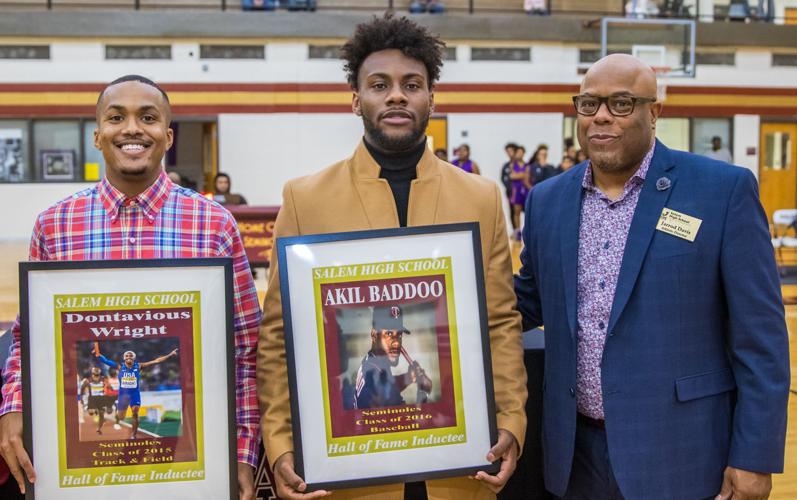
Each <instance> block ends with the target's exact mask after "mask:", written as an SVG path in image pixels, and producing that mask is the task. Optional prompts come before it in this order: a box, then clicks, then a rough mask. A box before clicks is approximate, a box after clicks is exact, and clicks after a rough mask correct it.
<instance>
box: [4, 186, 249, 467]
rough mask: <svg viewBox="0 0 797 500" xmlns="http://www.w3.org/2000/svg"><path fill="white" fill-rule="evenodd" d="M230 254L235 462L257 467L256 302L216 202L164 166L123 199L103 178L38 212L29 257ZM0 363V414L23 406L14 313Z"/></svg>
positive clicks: (232, 231)
mask: <svg viewBox="0 0 797 500" xmlns="http://www.w3.org/2000/svg"><path fill="white" fill-rule="evenodd" d="M229 256H231V257H232V258H233V275H234V276H233V326H234V332H235V377H236V388H237V393H236V420H237V423H238V432H237V437H238V461H239V462H245V463H247V464H250V465H251V466H253V467H255V468H256V467H257V448H258V444H259V439H260V429H259V420H260V418H259V412H258V408H257V392H256V387H255V359H256V348H257V336H258V329H259V325H260V318H261V312H260V304H259V302H258V298H257V291H256V290H255V284H254V281H253V280H252V273H251V271H250V270H249V262H248V261H247V259H246V254H245V252H244V246H243V243H242V241H241V236H240V234H239V233H238V227H237V226H236V224H235V220H234V219H233V217H232V215H230V213H229V212H227V211H226V210H224V209H223V208H222V207H221V206H220V205H218V204H217V203H215V202H212V201H210V200H207V199H205V198H203V197H202V196H200V195H199V194H197V193H196V192H194V191H191V190H189V189H185V188H182V187H180V186H177V185H175V184H173V183H172V182H171V181H169V179H168V177H167V176H166V174H165V173H164V172H161V174H160V176H159V177H158V178H157V180H156V181H155V182H154V183H153V184H152V185H151V186H150V187H148V188H147V189H146V190H145V191H144V192H143V193H141V194H139V195H138V196H136V197H135V198H127V197H126V196H125V195H124V194H123V193H121V192H120V191H119V190H117V189H116V188H114V187H113V186H112V185H111V184H110V183H109V182H108V180H107V179H103V180H102V181H101V182H99V183H98V184H96V185H95V186H93V187H91V188H88V189H85V190H83V191H80V192H78V193H75V194H73V195H72V196H70V197H68V198H66V199H64V200H61V201H59V202H58V203H56V204H55V205H53V206H51V207H50V208H48V209H47V210H45V211H44V212H42V213H41V214H39V217H38V218H37V219H36V224H35V226H34V228H33V236H32V238H31V243H30V260H32V261H43V260H111V259H125V260H127V259H176V258H180V259H181V258H193V257H229ZM12 332H13V334H14V342H13V344H12V346H11V351H10V354H9V358H8V361H7V362H6V366H5V369H4V370H3V391H2V393H3V401H2V404H0V415H4V414H6V413H8V412H15V411H16V412H21V411H22V388H21V378H20V370H21V366H20V365H21V363H20V349H19V334H20V330H19V319H17V321H16V323H15V324H14V326H13V328H12Z"/></svg>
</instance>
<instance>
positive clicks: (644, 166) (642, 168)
mask: <svg viewBox="0 0 797 500" xmlns="http://www.w3.org/2000/svg"><path fill="white" fill-rule="evenodd" d="M655 149H656V141H655V140H654V141H653V144H651V145H650V149H648V152H647V153H645V157H644V158H642V163H640V165H639V168H638V169H637V171H636V172H634V175H632V176H631V178H630V179H628V180H627V181H626V183H625V187H626V189H627V188H628V186H630V185H631V184H632V183H637V184H640V185H641V184H642V183H643V182H644V181H645V177H646V176H647V175H648V170H649V169H650V162H651V161H652V160H653V152H654V150H655ZM581 186H582V187H583V188H584V189H588V190H590V191H594V190H595V189H597V188H596V187H595V182H594V180H593V178H592V162H591V161H590V162H589V165H587V168H586V169H585V171H584V180H583V181H581Z"/></svg>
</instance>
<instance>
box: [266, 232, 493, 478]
mask: <svg viewBox="0 0 797 500" xmlns="http://www.w3.org/2000/svg"><path fill="white" fill-rule="evenodd" d="M277 250H278V258H279V266H280V280H281V281H280V286H281V293H282V304H283V317H284V320H285V338H286V351H287V355H288V356H287V358H288V368H289V370H288V373H289V383H290V391H291V407H292V425H293V436H294V449H295V458H294V461H295V468H296V471H297V473H298V474H299V475H300V476H301V477H303V478H304V480H305V481H306V482H307V484H308V491H309V490H314V489H333V490H334V489H339V488H349V487H357V486H364V485H371V484H380V483H394V482H406V481H416V480H425V479H431V478H437V477H451V476H461V475H468V474H475V472H476V471H478V470H494V467H495V466H494V464H490V463H489V462H486V460H485V458H484V455H485V450H488V449H490V446H491V445H492V443H494V442H495V432H496V431H495V411H494V408H493V407H492V405H493V392H492V391H493V389H492V370H491V368H490V348H489V337H488V330H487V318H486V307H485V302H484V286H483V283H484V281H483V275H482V259H481V248H480V240H479V235H478V225H477V224H454V225H446V226H428V227H414V228H402V229H389V230H376V231H362V232H355V233H338V234H331V235H330V234H326V235H314V236H299V237H292V238H283V239H280V240H278V241H277ZM397 472H398V475H397Z"/></svg>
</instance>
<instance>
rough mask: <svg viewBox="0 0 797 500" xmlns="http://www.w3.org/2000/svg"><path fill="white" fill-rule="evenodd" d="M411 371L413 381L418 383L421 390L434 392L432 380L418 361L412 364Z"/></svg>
mask: <svg viewBox="0 0 797 500" xmlns="http://www.w3.org/2000/svg"><path fill="white" fill-rule="evenodd" d="M410 372H412V381H413V382H417V383H418V389H419V390H421V391H425V392H432V380H431V379H430V378H429V377H428V376H427V375H426V372H425V371H423V368H421V365H420V364H419V363H418V362H417V361H413V362H412V364H411V365H410Z"/></svg>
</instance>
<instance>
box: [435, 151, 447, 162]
mask: <svg viewBox="0 0 797 500" xmlns="http://www.w3.org/2000/svg"><path fill="white" fill-rule="evenodd" d="M434 155H435V156H436V157H438V158H440V159H441V160H443V161H448V153H446V150H445V149H443V148H437V149H435V150H434Z"/></svg>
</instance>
